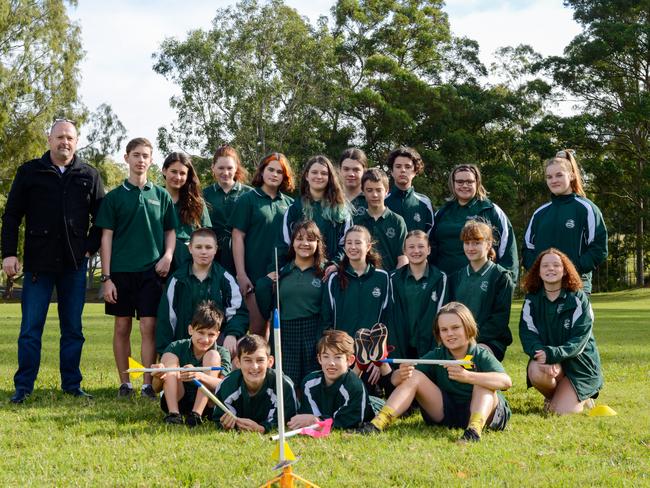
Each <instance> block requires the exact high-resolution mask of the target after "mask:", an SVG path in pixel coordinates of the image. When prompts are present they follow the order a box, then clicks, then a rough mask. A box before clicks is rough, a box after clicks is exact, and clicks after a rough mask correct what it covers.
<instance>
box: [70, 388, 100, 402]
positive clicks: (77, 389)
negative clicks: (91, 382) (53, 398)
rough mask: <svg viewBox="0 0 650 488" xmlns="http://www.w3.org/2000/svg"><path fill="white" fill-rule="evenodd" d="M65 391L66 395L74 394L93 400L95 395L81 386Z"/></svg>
mask: <svg viewBox="0 0 650 488" xmlns="http://www.w3.org/2000/svg"><path fill="white" fill-rule="evenodd" d="M63 393H65V394H66V395H70V396H73V397H75V398H87V399H88V400H92V398H93V396H92V395H91V394H90V393H86V392H85V391H83V390H82V389H81V388H74V389H73V390H63Z"/></svg>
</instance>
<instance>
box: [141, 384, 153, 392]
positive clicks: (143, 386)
mask: <svg viewBox="0 0 650 488" xmlns="http://www.w3.org/2000/svg"><path fill="white" fill-rule="evenodd" d="M147 386H151V385H150V384H149V383H144V384H143V385H142V388H140V390H144V389H145V388H146V387H147Z"/></svg>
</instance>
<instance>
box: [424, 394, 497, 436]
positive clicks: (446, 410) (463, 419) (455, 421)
mask: <svg viewBox="0 0 650 488" xmlns="http://www.w3.org/2000/svg"><path fill="white" fill-rule="evenodd" d="M440 393H442V411H443V417H442V420H441V421H440V422H436V421H435V420H433V419H432V418H431V417H430V416H429V414H428V413H427V412H426V411H425V410H424V409H421V411H422V418H423V419H424V421H425V422H426V423H427V424H428V425H443V426H445V427H451V428H456V429H464V428H466V427H467V424H469V417H470V415H471V412H470V410H469V406H470V402H467V403H456V402H455V401H454V400H453V398H451V397H450V396H449V393H447V392H446V391H445V390H440ZM498 398H499V403H498V404H497V408H495V409H494V415H492V421H491V422H490V424H489V425H488V426H487V427H488V428H490V429H492V430H503V429H505V428H506V425H507V424H508V420H509V419H510V410H509V409H508V407H507V406H506V403H505V401H504V399H503V398H502V397H501V396H499V397H498Z"/></svg>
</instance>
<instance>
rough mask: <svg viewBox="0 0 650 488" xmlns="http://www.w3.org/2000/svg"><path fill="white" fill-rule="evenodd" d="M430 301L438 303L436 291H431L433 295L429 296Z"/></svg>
mask: <svg viewBox="0 0 650 488" xmlns="http://www.w3.org/2000/svg"><path fill="white" fill-rule="evenodd" d="M431 301H432V302H437V301H438V293H436V290H433V293H432V294H431Z"/></svg>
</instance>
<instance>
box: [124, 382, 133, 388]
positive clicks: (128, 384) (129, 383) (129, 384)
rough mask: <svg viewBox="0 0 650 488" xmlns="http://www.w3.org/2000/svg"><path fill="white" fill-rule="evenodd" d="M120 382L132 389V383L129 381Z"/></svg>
mask: <svg viewBox="0 0 650 488" xmlns="http://www.w3.org/2000/svg"><path fill="white" fill-rule="evenodd" d="M122 384H123V385H126V386H128V387H129V388H131V389H133V383H131V382H130V381H129V382H128V383H122Z"/></svg>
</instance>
